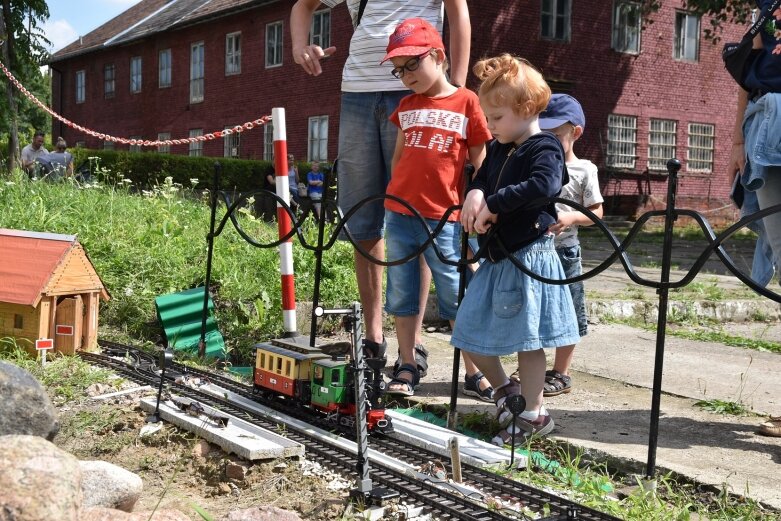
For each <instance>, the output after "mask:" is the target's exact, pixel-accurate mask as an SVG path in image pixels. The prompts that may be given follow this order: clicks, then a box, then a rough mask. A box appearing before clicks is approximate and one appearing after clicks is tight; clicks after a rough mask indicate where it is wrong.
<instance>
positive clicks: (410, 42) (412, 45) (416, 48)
mask: <svg viewBox="0 0 781 521" xmlns="http://www.w3.org/2000/svg"><path fill="white" fill-rule="evenodd" d="M429 49H442V50H443V51H444V50H445V44H444V43H442V36H441V35H440V34H439V31H437V30H436V29H435V28H434V26H433V25H431V24H430V23H428V22H427V21H426V20H423V19H422V18H409V19H408V20H404V21H403V22H401V23H400V24H399V25H398V26H397V27H396V30H395V31H393V34H391V35H390V38H389V39H388V47H386V48H385V52H386V53H387V54H386V55H385V57H384V58H383V59H382V61H381V62H380V63H384V62H386V61H388V60H390V59H391V58H395V57H396V56H419V55H421V54H423V53H425V52H426V51H428V50H429Z"/></svg>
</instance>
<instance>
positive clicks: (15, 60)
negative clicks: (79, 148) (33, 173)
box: [0, 0, 49, 170]
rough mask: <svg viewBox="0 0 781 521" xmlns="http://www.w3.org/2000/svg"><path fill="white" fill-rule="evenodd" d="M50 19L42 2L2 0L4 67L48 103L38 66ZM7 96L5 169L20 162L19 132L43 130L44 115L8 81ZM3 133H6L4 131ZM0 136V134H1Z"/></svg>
mask: <svg viewBox="0 0 781 521" xmlns="http://www.w3.org/2000/svg"><path fill="white" fill-rule="evenodd" d="M48 18H49V6H48V5H47V4H46V1H45V0H2V11H1V12H0V40H2V41H3V44H2V47H1V48H0V56H1V57H2V61H3V64H5V66H6V67H7V68H8V70H10V71H11V73H12V74H13V75H14V76H16V78H17V79H18V80H19V81H20V82H21V83H22V85H24V86H25V87H26V88H27V89H28V90H29V91H30V92H32V93H33V94H34V95H35V96H36V97H38V99H40V100H42V101H44V102H47V101H48V98H49V88H48V80H47V78H46V77H45V76H44V74H43V73H42V72H41V69H40V68H41V66H42V65H45V64H46V62H47V61H48V59H49V52H48V51H47V50H46V48H47V46H48V45H49V41H48V40H47V39H46V37H45V36H44V35H43V32H42V24H43V22H45V21H46V20H47V19H48ZM4 80H5V81H4V83H5V86H6V95H5V96H3V97H2V98H1V99H0V121H2V126H3V127H4V129H7V139H8V149H7V152H8V156H7V165H8V169H9V170H10V169H12V168H13V167H14V165H16V164H18V161H19V131H20V129H21V130H23V131H24V132H25V133H26V134H29V132H30V130H31V129H33V128H45V126H46V125H47V123H48V118H47V117H46V114H45V113H44V112H42V111H41V110H40V109H39V108H38V107H36V106H35V105H34V104H33V103H32V102H31V101H30V100H28V99H26V98H25V97H24V96H23V95H22V94H21V93H20V92H19V91H18V89H17V88H16V87H15V86H13V85H12V84H11V83H10V82H9V81H8V79H7V78H4ZM2 134H5V132H3V133H2ZM2 134H0V135H2Z"/></svg>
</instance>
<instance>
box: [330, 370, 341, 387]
mask: <svg viewBox="0 0 781 521" xmlns="http://www.w3.org/2000/svg"><path fill="white" fill-rule="evenodd" d="M339 377H340V374H339V369H331V385H339V383H340V381H339Z"/></svg>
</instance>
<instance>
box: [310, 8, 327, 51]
mask: <svg viewBox="0 0 781 521" xmlns="http://www.w3.org/2000/svg"><path fill="white" fill-rule="evenodd" d="M309 44H310V45H319V46H320V47H322V48H323V49H325V48H327V47H330V46H331V10H330V9H326V10H324V11H317V12H316V13H315V14H314V16H313V17H312V28H311V29H310V30H309Z"/></svg>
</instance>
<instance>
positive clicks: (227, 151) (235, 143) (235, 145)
mask: <svg viewBox="0 0 781 521" xmlns="http://www.w3.org/2000/svg"><path fill="white" fill-rule="evenodd" d="M232 128H233V127H225V130H231V129H232ZM240 140H241V134H239V133H238V132H232V133H230V134H227V135H225V137H223V138H222V143H223V148H224V150H223V155H224V156H225V157H239V145H240V142H241V141H240Z"/></svg>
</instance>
